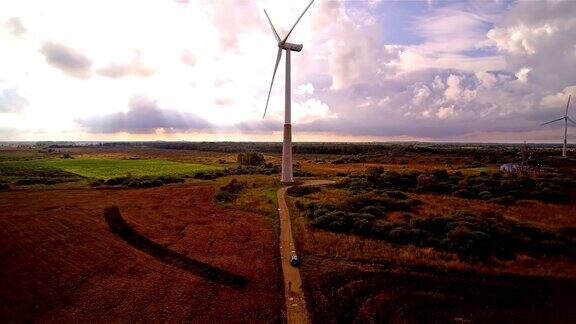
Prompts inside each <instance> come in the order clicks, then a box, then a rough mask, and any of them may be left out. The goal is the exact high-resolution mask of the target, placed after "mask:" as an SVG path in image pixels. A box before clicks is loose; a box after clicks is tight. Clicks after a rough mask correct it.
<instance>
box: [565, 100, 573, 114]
mask: <svg viewBox="0 0 576 324" xmlns="http://www.w3.org/2000/svg"><path fill="white" fill-rule="evenodd" d="M570 97H572V95H569V96H568V103H567V104H566V113H565V114H564V116H565V117H568V106H570Z"/></svg>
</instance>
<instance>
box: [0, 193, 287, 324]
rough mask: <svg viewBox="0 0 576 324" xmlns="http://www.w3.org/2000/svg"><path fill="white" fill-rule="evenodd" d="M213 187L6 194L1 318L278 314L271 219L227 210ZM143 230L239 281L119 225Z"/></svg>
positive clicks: (0, 217) (1, 219)
mask: <svg viewBox="0 0 576 324" xmlns="http://www.w3.org/2000/svg"><path fill="white" fill-rule="evenodd" d="M213 194H214V190H213V188H212V187H209V186H168V187H161V188H153V189H121V190H95V189H86V190H42V191H11V192H2V193H0V210H2V213H1V214H0V321H1V322H6V321H17V322H22V321H31V320H34V321H51V322H55V321H56V322H70V321H80V322H96V321H98V322H110V321H114V322H116V321H122V322H126V321H130V322H134V321H160V322H165V321H170V322H181V321H194V322H208V321H211V322H270V321H280V317H279V316H280V315H279V314H280V309H281V307H282V306H281V305H282V302H283V300H282V299H281V298H282V297H281V296H282V287H281V281H280V277H279V276H280V275H279V272H278V268H277V262H276V261H277V257H276V253H277V252H276V249H277V246H276V239H275V236H274V231H273V224H272V220H271V219H268V218H266V217H264V216H261V215H257V214H253V213H247V212H240V211H236V210H232V209H222V208H219V207H217V206H214V205H213V203H212V198H213ZM111 205H116V206H118V207H119V208H120V211H121V213H122V217H123V218H124V219H125V220H126V221H127V222H128V223H129V224H130V225H132V226H133V227H134V229H135V230H136V231H138V232H139V233H141V234H143V235H145V236H146V237H148V238H149V239H151V240H153V241H155V242H157V243H159V244H162V245H163V246H165V247H167V248H169V249H171V250H174V251H176V252H179V253H183V254H185V255H186V256H187V257H189V258H191V259H195V260H198V261H201V262H204V263H208V264H210V265H212V266H215V267H219V268H221V269H223V270H226V271H229V272H232V273H234V274H238V275H241V276H244V277H245V278H246V279H247V285H246V286H245V288H243V289H241V290H238V289H233V288H230V287H227V286H222V285H219V284H217V283H213V282H210V281H207V280H205V279H202V278H200V277H198V276H195V275H194V274H193V273H190V272H187V271H185V270H182V269H179V268H177V267H173V266H170V265H168V264H165V263H162V262H160V261H158V260H156V259H154V258H153V257H152V256H149V255H148V254H145V253H144V252H141V251H139V250H137V249H135V248H133V247H131V246H130V245H128V244H127V243H126V242H124V241H123V240H122V239H121V238H120V237H118V236H116V235H114V234H112V233H111V232H110V230H109V228H108V225H107V224H106V222H105V221H104V218H103V211H104V208H105V207H107V206H111Z"/></svg>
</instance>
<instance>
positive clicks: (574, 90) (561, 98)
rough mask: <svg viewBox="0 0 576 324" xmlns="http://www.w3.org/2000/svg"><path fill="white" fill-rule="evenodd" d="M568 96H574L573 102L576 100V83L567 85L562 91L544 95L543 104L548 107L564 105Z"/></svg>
mask: <svg viewBox="0 0 576 324" xmlns="http://www.w3.org/2000/svg"><path fill="white" fill-rule="evenodd" d="M568 96H572V99H571V100H572V102H574V101H576V85H573V86H570V87H566V88H564V90H562V91H560V92H557V93H554V94H548V95H546V96H544V98H542V102H541V104H542V106H544V107H546V108H558V107H562V106H563V105H566V103H567V101H568Z"/></svg>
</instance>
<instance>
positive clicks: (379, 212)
mask: <svg viewBox="0 0 576 324" xmlns="http://www.w3.org/2000/svg"><path fill="white" fill-rule="evenodd" d="M360 212H361V213H364V214H370V215H373V216H374V217H376V218H385V217H386V213H385V212H384V208H383V207H376V206H366V207H363V208H362V209H360Z"/></svg>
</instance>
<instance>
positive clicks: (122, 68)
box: [96, 50, 155, 79]
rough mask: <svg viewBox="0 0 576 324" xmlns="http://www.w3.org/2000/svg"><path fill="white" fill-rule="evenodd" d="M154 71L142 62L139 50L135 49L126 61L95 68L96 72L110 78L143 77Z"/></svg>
mask: <svg viewBox="0 0 576 324" xmlns="http://www.w3.org/2000/svg"><path fill="white" fill-rule="evenodd" d="M154 72H155V71H154V69H152V68H151V67H148V66H146V65H145V64H144V63H143V62H142V60H141V58H140V51H137V50H135V51H134V53H133V56H132V58H131V59H130V61H128V62H122V63H111V64H109V65H106V66H104V67H101V68H99V69H97V70H96V73H98V74H100V75H102V76H105V77H108V78H112V79H120V78H123V77H127V76H132V77H137V78H145V77H149V76H151V75H153V74H154Z"/></svg>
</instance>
